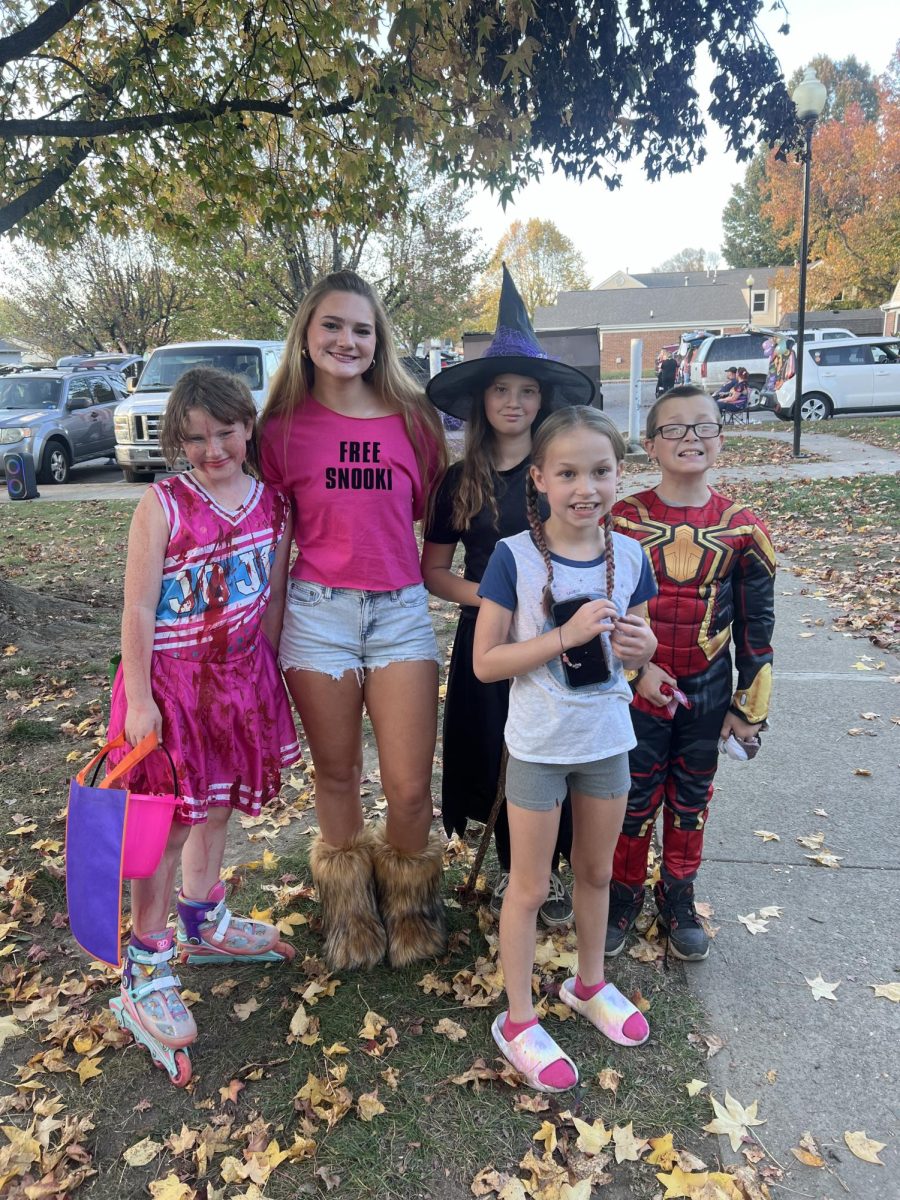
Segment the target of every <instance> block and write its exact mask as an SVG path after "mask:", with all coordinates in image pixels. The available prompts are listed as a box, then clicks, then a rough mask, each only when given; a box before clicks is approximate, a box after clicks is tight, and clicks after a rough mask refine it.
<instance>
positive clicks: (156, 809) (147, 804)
mask: <svg viewBox="0 0 900 1200" xmlns="http://www.w3.org/2000/svg"><path fill="white" fill-rule="evenodd" d="M177 803H178V798H177V796H142V795H140V794H138V793H137V792H129V793H128V808H127V810H126V815H125V847H124V850H123V852H122V876H123V878H124V879H148V878H149V877H150V876H151V875H152V874H153V872H154V871H155V870H156V868H157V867H158V866H159V864H160V863H161V862H162V856H163V851H164V850H165V848H166V842H167V841H168V840H169V830H170V829H171V828H172V818H173V817H174V815H175V806H176V804H177Z"/></svg>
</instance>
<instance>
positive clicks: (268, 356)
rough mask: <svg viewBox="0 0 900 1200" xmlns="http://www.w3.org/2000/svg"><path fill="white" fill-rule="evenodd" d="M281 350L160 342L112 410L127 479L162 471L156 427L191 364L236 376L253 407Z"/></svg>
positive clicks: (145, 479) (266, 345)
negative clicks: (127, 395)
mask: <svg viewBox="0 0 900 1200" xmlns="http://www.w3.org/2000/svg"><path fill="white" fill-rule="evenodd" d="M283 353H284V342H268V341H260V342H258V341H250V340H242V341H232V342H225V341H222V342H180V343H173V344H172V345H170V346H160V347H159V349H158V350H154V351H153V353H152V354H151V355H150V357H149V358H148V359H147V363H146V366H145V367H144V369H143V371H142V372H141V376H140V379H139V380H138V383H137V387H136V388H135V389H134V391H133V392H132V394H131V396H130V398H129V399H128V400H126V401H125V403H124V404H121V405H120V406H119V409H118V411H117V412H116V461H117V462H118V464H119V466H120V467H121V468H122V473H123V475H124V476H125V480H126V482H127V483H152V482H153V477H154V475H155V474H156V472H157V471H165V470H167V469H168V468H167V467H166V462H165V459H164V458H163V454H162V450H160V447H159V427H160V425H161V424H162V417H163V413H164V412H165V410H166V402H167V400H168V399H169V393H170V392H171V390H172V388H173V387H174V386H175V384H176V383H177V382H178V380H179V379H180V378H181V376H182V375H183V374H184V373H185V371H189V370H190V369H191V367H218V368H219V370H221V371H229V372H231V373H232V374H233V375H238V376H240V378H241V379H243V380H244V382H245V383H246V384H247V387H248V388H249V389H250V391H251V393H252V395H253V400H254V402H255V404H256V407H257V409H261V408H262V406H263V404H264V403H265V400H266V397H267V396H268V394H269V384H270V383H271V380H272V376H273V375H274V374H275V371H276V369H277V367H278V364H279V362H280V361H281V356H282V354H283Z"/></svg>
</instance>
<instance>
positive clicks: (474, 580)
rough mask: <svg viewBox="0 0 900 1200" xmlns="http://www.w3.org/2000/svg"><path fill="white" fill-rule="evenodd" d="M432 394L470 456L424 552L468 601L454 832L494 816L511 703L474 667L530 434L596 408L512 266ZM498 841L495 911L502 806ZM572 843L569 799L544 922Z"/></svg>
mask: <svg viewBox="0 0 900 1200" xmlns="http://www.w3.org/2000/svg"><path fill="white" fill-rule="evenodd" d="M427 391H428V396H429V398H430V400H431V401H432V403H433V404H435V405H436V406H437V407H438V408H439V409H441V411H442V412H445V413H448V414H450V415H451V416H454V417H461V418H463V419H464V420H465V421H466V440H465V452H464V455H463V458H462V460H461V461H460V462H458V463H454V464H453V466H451V468H450V470H449V471H448V472H447V475H446V476H445V478H444V481H443V483H442V484H441V487H440V490H439V491H438V495H437V500H436V502H435V506H434V514H433V517H432V519H431V521H430V523H429V525H428V528H427V530H426V533H425V543H424V546H423V551H422V575H423V577H424V580H425V586H426V587H427V588H428V590H429V591H430V592H432V593H433V594H434V595H435V596H440V597H441V598H442V599H444V600H452V601H454V602H455V603H457V604H459V606H460V617H459V622H458V624H457V628H456V636H455V638H454V642H453V651H452V654H451V658H450V671H449V674H448V676H447V693H446V696H445V699H444V730H443V783H442V795H441V801H442V809H443V819H444V828H445V829H446V831H447V833H448V834H449V833H452V832H453V831H454V830H455V831H456V832H457V833H459V834H463V833H464V832H465V828H466V821H467V819H471V820H475V821H487V819H488V816H489V814H490V811H491V808H492V806H493V802H494V797H495V794H496V791H497V777H498V774H499V771H500V760H501V755H502V752H503V728H504V726H505V724H506V716H507V710H508V707H509V681H508V680H505V679H502V680H498V681H496V682H493V683H482V682H481V681H480V680H479V679H477V678H476V676H475V673H474V671H473V670H472V644H473V641H474V636H475V618H476V617H477V615H478V608H479V606H480V604H481V600H480V597H479V596H478V585H479V583H480V582H481V577H482V575H483V574H484V569H485V567H486V566H487V563H488V559H489V558H490V556H491V553H492V552H493V549H494V546H495V545H496V543H497V541H498V540H499V539H500V538H503V537H511V536H512V535H513V534H515V533H520V532H522V530H524V529H527V528H528V517H527V513H526V506H525V481H526V478H527V476H528V470H529V467H530V464H531V458H530V454H531V438H532V433H533V431H534V430H535V429H537V427H538V426H539V425H540V423H541V421H543V420H544V418H545V417H546V416H547V415H548V414H549V413H550V412H553V411H554V410H556V409H558V408H562V407H564V406H566V405H570V404H590V402H591V400H592V399H593V396H594V385H593V383H592V382H591V380H590V379H588V378H587V376H586V375H583V374H582V373H581V372H580V371H578V370H576V369H575V368H574V367H570V366H567V365H566V364H565V363H560V362H555V361H554V360H553V359H550V358H548V356H547V354H546V352H545V351H544V350H543V349H542V348H541V346H540V344H539V342H538V341H537V338H536V337H535V334H534V330H533V329H532V327H531V322H530V320H529V318H528V314H527V312H526V310H525V307H524V305H523V303H522V300H521V298H520V296H519V294H518V292H517V290H516V286H515V284H514V283H513V280H512V277H511V276H510V274H509V272H508V271H507V269H506V267H505V266H504V268H503V283H502V288H501V293H500V311H499V315H498V320H497V329H496V332H495V334H494V338H493V340H492V342H491V344H490V345H489V346H488V348H487V350H486V351H485V353H484V355H483V357H481V358H478V359H474V360H472V361H470V362H465V363H460V364H459V365H458V366H455V367H450V368H448V369H447V370H445V371H441V372H440V373H439V374H438V375H435V376H434V378H433V379H432V380H431V381H430V383H429V384H428V388H427ZM459 542H462V544H463V548H464V551H465V565H464V574H463V576H462V577H460V576H459V575H457V574H456V573H455V572H454V571H453V569H452V564H453V556H454V553H455V551H456V546H457V544H458V543H459ZM494 840H495V845H496V850H497V858H498V860H499V862H500V868H501V874H500V878H499V881H498V883H497V885H496V886H495V888H494V892H493V895H492V897H491V911H492V912H493V913H494V914H495V915H497V916H499V913H500V906H501V904H502V902H503V895H504V893H505V891H506V887H507V885H508V882H509V868H510V855H509V824H508V821H507V815H506V805H505V804H504V805H503V806H502V808H501V809H500V812H499V815H498V817H497V822H496V825H495V826H494ZM571 844H572V820H571V805H570V803H569V801H568V800H566V802H565V804H564V806H563V811H562V815H561V821H560V832H559V837H558V840H557V845H556V849H555V851H554V855H553V862H552V869H551V875H550V885H549V890H548V893H547V898H546V899H545V901H544V903H543V904H542V905H541V908H540V917H541V920H542V922H543V923H544V924H545V925H546V926H547V927H548V928H559V927H561V926H563V925H566V924H568V923H569V922H570V921H571V919H572V899H571V896H570V895H569V893H568V890H567V889H566V887H565V885H564V884H563V881H562V879H561V878H560V876H559V872H558V867H559V856H560V852H562V853H563V854H564V855H565V857H566V858H568V857H569V854H570V850H571Z"/></svg>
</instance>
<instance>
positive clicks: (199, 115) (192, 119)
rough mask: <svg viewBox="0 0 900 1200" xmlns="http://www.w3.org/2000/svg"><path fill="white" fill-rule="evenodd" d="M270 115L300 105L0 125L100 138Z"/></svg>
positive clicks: (335, 109)
mask: <svg viewBox="0 0 900 1200" xmlns="http://www.w3.org/2000/svg"><path fill="white" fill-rule="evenodd" d="M356 103H357V102H356V100H354V98H353V97H352V96H345V97H344V98H343V100H336V101H335V102H334V103H333V104H328V105H325V106H323V107H322V108H321V109H320V110H319V113H318V116H319V117H333V116H339V115H341V114H344V113H348V112H350V111H351V110H352V109H353V106H354V105H355V104H356ZM242 112H254V113H269V114H270V115H272V116H276V117H295V116H296V113H297V108H296V105H294V104H291V103H289V102H288V101H287V100H220V101H218V102H217V103H215V104H207V105H204V106H203V107H200V108H186V109H181V110H180V111H178V112H157V113H146V114H145V115H144V116H142V117H116V118H115V119H113V120H108V121H55V120H51V119H49V118H47V117H34V118H22V119H14V120H9V121H0V138H7V139H12V138H20V137H64V138H81V139H85V138H100V137H109V136H110V135H111V134H117V133H142V132H143V133H150V132H151V131H152V130H155V129H169V128H173V127H175V126H179V125H194V124H196V123H197V122H198V121H214V120H216V118H218V117H224V116H228V115H230V114H232V113H242Z"/></svg>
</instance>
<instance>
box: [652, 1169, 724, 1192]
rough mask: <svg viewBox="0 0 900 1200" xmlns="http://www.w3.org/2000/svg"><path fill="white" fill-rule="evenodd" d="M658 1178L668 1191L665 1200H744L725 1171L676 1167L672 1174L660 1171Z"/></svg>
mask: <svg viewBox="0 0 900 1200" xmlns="http://www.w3.org/2000/svg"><path fill="white" fill-rule="evenodd" d="M656 1178H657V1179H658V1180H659V1182H660V1183H661V1184H662V1185H663V1187H664V1188H665V1189H666V1190H665V1193H664V1194H663V1200H674V1198H675V1197H680V1196H686V1197H696V1198H697V1200H743V1193H742V1192H741V1191H740V1189H739V1188H738V1186H737V1184H736V1183H735V1181H734V1180H733V1179H732V1177H731V1176H730V1175H726V1174H725V1172H724V1171H699V1172H698V1171H683V1170H682V1169H681V1167H675V1168H674V1169H673V1170H672V1172H671V1173H670V1174H665V1173H664V1172H662V1171H658V1172H657V1175H656Z"/></svg>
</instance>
